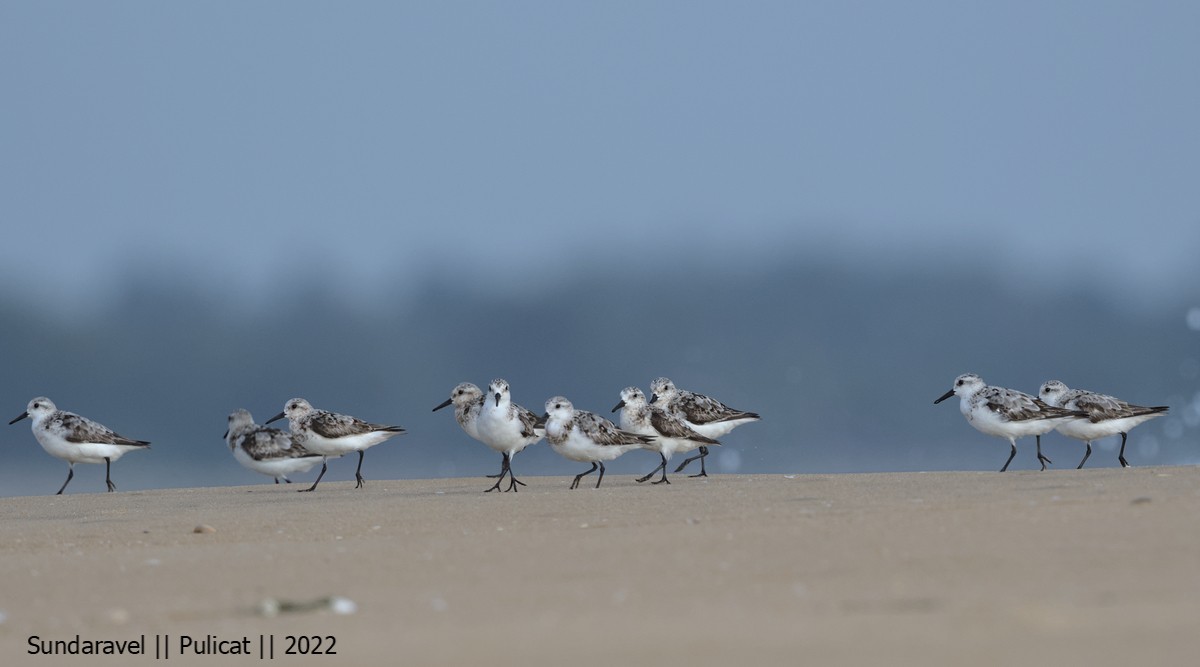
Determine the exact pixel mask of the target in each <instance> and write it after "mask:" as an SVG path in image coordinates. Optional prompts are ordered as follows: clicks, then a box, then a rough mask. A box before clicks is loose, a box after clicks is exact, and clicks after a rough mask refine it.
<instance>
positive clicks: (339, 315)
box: [0, 261, 1200, 495]
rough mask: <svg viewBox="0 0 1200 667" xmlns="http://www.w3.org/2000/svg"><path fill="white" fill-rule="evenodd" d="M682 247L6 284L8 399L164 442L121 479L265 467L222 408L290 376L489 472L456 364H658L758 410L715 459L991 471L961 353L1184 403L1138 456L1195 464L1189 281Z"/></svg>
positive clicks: (725, 466)
mask: <svg viewBox="0 0 1200 667" xmlns="http://www.w3.org/2000/svg"><path fill="white" fill-rule="evenodd" d="M806 265H807V267H806ZM672 266H673V268H674V270H673V271H671V272H670V273H669V274H668V278H667V279H666V280H665V281H661V282H659V283H658V284H657V285H654V286H653V288H651V287H650V286H648V285H646V284H645V283H644V282H643V281H642V275H643V271H644V270H643V269H642V267H640V266H636V265H632V264H630V265H628V266H626V265H620V266H617V267H614V269H613V270H612V271H610V272H606V273H605V272H592V273H586V274H585V273H581V274H577V275H576V276H575V277H574V278H573V279H571V280H569V281H566V282H559V283H549V282H548V283H547V284H546V285H545V286H544V287H541V288H539V289H530V290H508V291H506V290H503V289H499V290H493V291H491V292H488V293H481V292H480V291H479V290H478V289H476V288H475V287H474V286H469V285H458V284H454V283H453V282H445V283H443V282H441V281H438V282H436V283H435V282H428V283H425V284H421V285H419V286H417V287H416V288H415V292H416V294H417V297H416V298H415V299H414V298H409V297H405V298H404V299H400V298H397V299H396V300H394V301H393V300H390V299H387V298H384V299H382V300H380V301H378V302H375V303H373V304H371V306H370V307H369V308H368V307H364V306H363V305H362V304H361V303H358V302H356V301H354V300H353V299H351V298H350V296H349V295H346V294H339V293H338V292H337V291H334V290H329V289H323V288H322V286H321V285H320V284H319V283H317V282H315V281H314V282H312V283H310V284H304V283H297V282H289V283H287V284H281V285H280V286H279V289H278V298H277V299H273V300H271V301H269V302H263V303H261V304H259V305H258V306H254V307H251V306H237V307H233V306H229V305H227V304H228V302H229V299H228V297H229V296H230V295H224V294H217V293H205V292H200V291H190V290H188V289H186V288H185V287H184V286H182V285H178V284H172V280H171V278H170V276H167V275H147V276H143V277H142V278H140V279H138V280H136V281H131V282H130V283H129V284H128V285H127V289H126V290H124V291H123V293H122V295H123V296H122V298H121V299H119V300H115V301H114V302H113V303H111V304H105V305H102V306H99V307H96V308H94V309H93V310H94V312H93V313H92V314H90V315H88V316H87V317H85V318H73V317H71V316H70V315H69V314H63V313H52V312H47V311H43V310H39V309H38V308H37V307H35V306H33V305H31V304H29V303H23V302H21V301H20V299H16V298H13V297H12V296H11V295H9V296H8V297H7V298H4V299H3V300H0V313H2V314H3V320H4V322H5V323H6V326H5V327H4V328H3V330H2V332H0V349H4V350H6V351H7V363H6V368H5V371H4V377H3V382H2V383H0V405H3V406H8V408H7V409H8V411H9V412H11V413H12V414H11V415H8V414H7V413H5V415H6V418H11V417H13V416H16V415H17V414H19V413H20V412H21V411H22V410H23V409H24V406H25V403H26V402H27V401H28V400H29V399H30V398H32V397H33V396H36V395H47V396H49V397H51V398H52V399H54V400H55V401H56V402H57V403H58V405H59V407H60V408H62V409H66V410H70V411H73V412H78V413H80V414H84V415H86V416H89V417H92V418H94V419H96V420H98V421H100V422H102V423H105V424H107V425H108V426H110V427H112V428H114V429H116V430H117V431H118V432H120V433H122V434H124V435H127V436H130V437H136V438H142V439H147V440H150V441H152V442H153V443H154V445H153V448H152V449H151V450H150V451H147V452H135V453H132V454H129V455H127V456H126V457H125V458H123V459H122V460H120V461H119V462H118V463H116V464H115V465H114V467H113V476H114V480H115V481H116V482H117V483H118V485H119V486H120V488H121V489H122V490H133V489H144V488H155V487H172V486H191V485H217V484H252V483H263V482H266V481H268V480H267V479H266V478H265V477H260V476H258V475H255V474H253V473H251V472H249V471H246V470H244V469H242V468H241V467H240V466H239V465H237V464H236V463H235V462H234V460H233V458H232V456H231V455H230V453H229V451H228V449H227V448H226V447H225V445H224V442H223V440H222V438H221V434H222V432H223V431H224V429H225V417H226V415H227V414H228V413H229V412H230V411H231V410H232V409H234V408H237V407H245V408H248V409H250V410H251V411H252V412H253V413H254V415H255V416H256V417H257V418H258V419H259V421H262V420H265V419H267V418H269V417H270V416H271V415H273V414H275V413H276V412H278V411H279V410H280V409H281V408H282V405H283V402H284V401H285V400H286V399H288V398H290V397H292V396H304V397H306V398H308V399H310V400H311V401H312V402H313V403H314V404H315V405H317V406H319V407H323V408H326V409H330V410H334V411H340V412H347V413H351V414H355V415H357V416H360V417H363V418H365V419H368V420H371V421H377V422H386V423H397V424H400V425H402V426H405V427H406V428H408V429H409V433H408V434H406V435H404V436H401V437H400V438H397V439H394V440H392V441H389V442H388V443H385V444H383V445H380V446H377V447H375V448H374V449H372V450H370V451H369V452H368V454H367V458H366V465H365V467H364V472H365V475H366V477H367V478H368V480H372V479H373V480H380V479H386V478H402V477H428V476H450V475H467V476H472V475H483V474H485V473H493V472H496V471H497V470H498V468H499V458H500V457H499V456H498V455H496V454H494V453H492V452H491V451H490V450H488V449H487V448H485V447H484V446H483V445H481V444H479V443H477V442H475V441H473V440H471V439H469V438H468V437H467V436H466V435H465V434H463V433H462V432H461V430H460V429H459V427H458V426H457V424H455V422H454V419H453V416H452V414H451V413H450V411H449V410H444V411H440V412H437V413H431V409H432V408H433V407H434V406H435V405H437V404H438V403H440V402H442V401H443V400H444V399H445V398H447V397H448V395H449V392H450V389H451V388H452V387H453V386H454V385H455V384H456V383H458V382H461V381H471V382H475V383H476V384H479V385H484V384H485V383H487V382H488V381H489V380H491V379H492V378H493V377H505V378H507V379H508V380H509V382H510V383H511V384H512V387H513V394H514V398H515V400H516V401H517V402H519V403H521V404H523V405H525V406H527V407H529V408H531V409H534V410H538V411H540V410H541V406H542V403H543V402H544V401H545V399H546V398H548V397H550V396H552V395H555V394H563V395H565V396H567V397H569V398H571V399H572V400H573V401H574V402H575V403H576V405H577V406H578V407H581V408H583V409H588V410H592V411H595V412H599V413H601V414H604V415H606V416H610V417H611V416H613V415H610V414H609V412H608V410H609V409H610V408H611V407H612V406H613V405H614V404H615V403H616V402H617V400H618V395H617V394H618V392H619V391H620V389H621V388H622V387H625V386H627V385H631V384H634V385H639V386H641V387H643V388H644V389H645V388H647V387H648V385H649V382H650V380H651V379H653V378H654V377H656V376H659V375H666V376H669V377H671V378H673V379H674V380H675V381H676V383H677V384H678V385H679V386H681V387H685V388H689V389H693V390H695V391H699V392H702V393H707V394H710V395H712V396H715V397H718V398H720V399H721V400H723V401H725V402H726V403H728V404H730V405H732V406H734V407H738V408H742V409H747V410H755V411H758V412H759V413H761V414H762V415H763V420H762V421H761V422H759V423H755V424H750V425H747V426H744V427H741V428H739V429H738V430H736V431H734V432H733V433H732V434H730V435H728V436H726V437H725V438H724V442H725V443H726V445H725V447H724V448H723V449H717V450H715V451H714V457H712V459H711V460H713V461H714V465H713V466H712V468H713V469H714V470H715V471H741V472H786V473H804V472H850V471H878V470H942V469H981V470H990V469H998V468H999V466H1000V465H1001V464H1002V463H1003V460H1004V458H1005V456H1006V454H1007V452H1006V450H1007V445H1006V444H1005V443H1004V442H1003V441H1001V440H998V439H995V438H990V437H988V436H985V435H983V434H980V433H978V432H976V431H975V430H974V429H972V428H970V427H969V426H968V425H967V423H966V422H965V420H963V418H962V416H961V415H960V414H959V412H958V410H957V404H956V401H951V402H948V403H945V404H941V405H937V406H935V405H933V403H932V402H933V399H934V398H936V397H938V396H939V395H941V394H942V393H943V392H944V391H945V390H946V389H948V388H949V387H950V383H951V381H952V380H953V378H954V377H955V376H956V375H958V374H959V373H961V372H965V371H974V372H977V373H979V374H981V375H982V376H983V377H984V379H985V380H986V381H989V382H990V383H993V384H999V385H1004V386H1012V387H1015V388H1018V389H1022V390H1025V391H1028V392H1034V391H1036V389H1037V387H1038V385H1039V384H1040V383H1041V382H1042V381H1044V380H1048V379H1053V378H1057V379H1062V380H1064V381H1066V382H1067V383H1068V384H1070V385H1072V386H1080V387H1085V388H1092V389H1095V390H1099V391H1105V392H1109V393H1113V394H1116V395H1118V396H1121V397H1124V398H1126V399H1128V400H1131V401H1134V402H1139V403H1143V404H1154V405H1158V404H1169V405H1170V406H1171V408H1172V414H1171V416H1169V417H1166V418H1163V419H1158V420H1155V421H1152V422H1149V423H1147V424H1145V425H1143V426H1141V427H1139V428H1137V429H1136V430H1135V431H1134V432H1133V433H1132V435H1131V437H1130V449H1129V452H1128V457H1129V459H1130V461H1131V462H1132V463H1133V464H1134V465H1149V464H1178V463H1195V462H1200V449H1198V446H1197V440H1198V437H1197V436H1198V435H1200V430H1198V424H1200V412H1198V408H1200V393H1198V391H1197V390H1198V388H1200V381H1198V379H1197V377H1198V375H1200V346H1198V342H1200V331H1196V330H1195V329H1193V328H1189V326H1188V314H1189V308H1190V306H1189V303H1200V294H1196V293H1193V294H1192V298H1191V299H1188V298H1186V297H1184V296H1182V295H1183V294H1184V293H1186V291H1187V290H1186V288H1185V289H1183V290H1181V292H1180V296H1178V298H1175V299H1172V300H1169V301H1168V302H1163V301H1161V300H1160V301H1158V302H1155V303H1153V304H1151V305H1146V304H1141V303H1139V302H1138V300H1137V299H1135V298H1133V297H1130V296H1128V295H1126V296H1118V295H1112V294H1108V293H1105V292H1104V291H1101V290H1097V291H1095V292H1089V291H1087V290H1086V289H1084V288H1083V287H1082V286H1079V287H1076V288H1074V289H1069V290H1062V291H1053V290H1040V289H1039V290H1032V291H1030V290H1021V289H1006V288H1004V287H1002V285H1004V284H1005V283H1004V282H1003V281H1001V280H1000V279H997V278H992V277H989V274H988V272H987V271H980V272H979V273H978V274H977V275H976V276H974V278H973V279H972V280H969V281H964V280H947V279H946V278H945V277H944V276H943V275H941V274H940V273H939V272H937V271H919V270H913V271H908V272H899V271H894V270H880V271H872V270H861V269H859V268H853V267H838V266H835V265H823V264H821V263H819V262H815V261H808V262H799V261H797V262H794V263H787V262H780V263H777V264H774V265H765V266H761V267H759V269H760V270H759V271H756V272H739V273H730V272H724V271H722V270H721V268H720V267H714V266H709V265H695V266H692V265H689V264H688V263H687V262H686V261H674V262H673V264H672ZM405 289H406V291H412V290H413V287H412V286H411V285H410V286H408V287H406V288H405ZM1195 319H1198V318H1197V315H1196V314H1195V312H1192V320H1193V322H1192V324H1193V325H1195V324H1196V322H1195V321H1194V320H1195ZM0 439H2V440H0V441H2V442H3V443H4V444H3V446H4V447H5V450H6V453H7V454H8V456H7V458H6V464H5V466H4V468H3V471H2V472H0V492H2V493H4V494H6V495H22V494H36V493H52V492H53V491H54V490H55V489H57V488H58V485H59V484H61V482H62V480H63V479H64V478H65V475H66V464H65V463H63V462H61V461H58V460H56V459H53V458H51V457H49V456H48V455H46V454H45V453H44V452H43V451H42V450H41V448H40V447H39V446H38V445H37V443H36V442H35V441H34V439H33V436H32V434H31V433H30V431H29V422H21V423H19V424H18V425H14V426H9V427H5V429H4V430H3V431H0ZM1114 441H1115V439H1110V440H1109V441H1105V442H1102V443H1100V448H1099V449H1098V451H1097V453H1096V454H1094V455H1093V457H1092V459H1091V460H1090V461H1089V465H1090V466H1111V465H1115V464H1116V455H1115V452H1113V451H1111V449H1106V447H1111V445H1112V444H1113V442H1114ZM1032 445H1033V443H1032V441H1029V442H1028V443H1025V442H1021V443H1019V447H1020V450H1019V454H1018V458H1017V459H1016V460H1015V461H1014V468H1015V469H1020V468H1031V467H1033V466H1034V464H1035V460H1034V456H1033V446H1032ZM1044 448H1045V451H1046V453H1047V454H1048V455H1049V456H1050V457H1051V458H1052V459H1054V461H1055V467H1073V466H1074V465H1075V463H1077V461H1078V459H1079V458H1080V457H1081V455H1082V445H1081V444H1080V443H1078V442H1076V441H1072V440H1068V439H1066V438H1065V437H1062V436H1059V435H1057V434H1050V435H1048V436H1045V437H1044ZM654 464H655V461H654V455H653V454H650V453H644V452H632V453H629V454H627V455H626V456H624V457H623V458H621V459H619V460H618V461H617V462H615V463H614V464H612V466H611V468H610V469H611V472H613V473H617V474H621V473H630V472H638V473H641V472H646V471H649V469H650V468H652V467H653V466H654ZM515 466H516V469H517V470H518V472H519V474H521V475H528V476H533V475H542V474H560V475H561V474H567V473H574V472H578V471H579V469H581V466H579V464H576V463H572V462H568V461H565V460H562V459H560V458H559V457H557V455H555V454H554V453H553V452H551V451H550V450H549V449H548V448H547V447H546V445H545V444H544V443H543V444H539V445H538V446H536V447H533V448H530V449H528V450H526V451H525V452H524V453H522V454H521V455H520V456H518V457H517V460H516V462H515ZM314 474H315V472H314V473H310V474H308V475H305V476H303V477H302V479H304V480H308V479H312V476H313V475H314ZM352 474H353V461H352V460H350V459H346V460H341V461H335V462H333V463H332V464H331V471H330V473H329V476H328V477H327V479H334V480H338V479H342V480H344V479H349V478H352ZM533 483H535V484H541V483H544V482H539V481H537V480H534V481H533ZM480 484H481V489H482V487H483V486H484V480H483V479H482V478H481V479H480ZM102 489H103V470H102V469H101V467H99V466H89V465H82V464H81V465H80V466H77V471H76V477H75V479H74V480H73V481H72V482H71V486H70V488H69V491H73V492H84V491H91V492H95V491H100V490H102Z"/></svg>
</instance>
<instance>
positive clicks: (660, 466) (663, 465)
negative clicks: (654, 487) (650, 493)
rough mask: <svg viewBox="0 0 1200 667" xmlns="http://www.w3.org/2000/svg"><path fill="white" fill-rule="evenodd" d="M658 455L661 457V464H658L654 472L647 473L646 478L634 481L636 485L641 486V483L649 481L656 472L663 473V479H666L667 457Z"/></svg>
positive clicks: (661, 454) (660, 453)
mask: <svg viewBox="0 0 1200 667" xmlns="http://www.w3.org/2000/svg"><path fill="white" fill-rule="evenodd" d="M658 455H659V456H661V457H662V463H660V464H658V467H657V468H655V469H654V470H651V471H650V472H649V474H647V475H646V476H644V477H638V478H637V479H636V480H635V481H636V482H637V483H638V484H641V483H642V482H644V481H646V480H648V479H650V478H651V477H653V476H654V473H656V472H658V471H659V470H661V471H663V479H666V477H667V456H666V454H663V453H662V452H659V453H658ZM655 484H658V482H655Z"/></svg>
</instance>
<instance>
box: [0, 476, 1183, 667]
mask: <svg viewBox="0 0 1200 667" xmlns="http://www.w3.org/2000/svg"><path fill="white" fill-rule="evenodd" d="M586 479H587V478H585V480H586ZM524 481H526V482H527V483H528V484H529V486H528V487H527V488H525V489H523V490H522V491H521V492H520V493H518V494H512V493H509V494H503V495H501V494H496V493H491V494H484V493H482V491H483V489H484V488H486V487H487V486H488V482H487V480H484V479H482V478H478V479H438V480H415V481H414V480H403V481H381V480H370V481H368V484H367V487H366V488H365V489H362V490H355V489H353V488H352V487H353V483H326V484H322V485H321V487H320V488H319V490H318V491H317V492H316V493H311V494H304V493H296V492H295V490H296V489H297V488H299V485H292V486H290V487H289V486H285V485H280V486H275V485H263V486H253V487H226V488H204V489H172V490H160V491H148V492H134V493H111V494H102V493H101V494H76V495H67V496H59V497H55V496H40V497H25V498H6V499H2V500H0V512H2V513H3V516H4V521H3V522H2V523H0V553H2V558H0V568H2V571H0V581H3V589H2V591H0V613H2V614H3V622H0V661H3V663H4V664H6V665H17V664H89V665H90V664H144V663H149V662H151V661H154V651H155V648H156V647H155V643H156V639H158V638H159V637H162V636H165V638H164V639H161V641H163V642H164V643H166V642H169V644H170V645H169V650H170V660H171V661H172V663H171V664H196V665H202V664H203V665H225V664H250V663H252V662H258V661H259V655H258V651H259V648H260V646H259V636H260V635H266V636H270V637H273V638H274V642H275V644H274V650H275V661H276V662H282V663H284V664H291V663H301V662H303V663H304V664H319V663H321V662H324V663H326V664H331V663H333V662H335V661H336V662H338V663H339V664H379V665H383V664H405V665H427V664H445V665H451V664H468V663H473V664H493V663H494V664H513V665H516V664H522V665H541V664H572V665H611V664H620V663H632V664H706V665H718V664H729V663H732V662H735V661H737V662H740V663H742V664H785V663H786V664H798V663H805V664H868V663H874V664H884V663H886V664H922V665H928V664H939V665H962V664H973V665H1017V664H1023V665H1024V664H1090V665H1128V664H1133V663H1137V664H1156V665H1168V664H1178V665H1184V664H1194V662H1195V660H1196V655H1198V654H1200V633H1198V629H1200V527H1198V526H1200V524H1198V521H1200V519H1198V517H1200V468H1194V467H1182V468H1132V469H1126V470H1121V469H1111V468H1109V469H1095V470H1082V471H1075V470H1062V471H1058V470H1056V471H1048V472H1009V473H1005V474H999V473H996V472H990V471H989V472H953V473H889V474H870V475H796V476H783V475H759V476H740V475H714V476H712V477H710V478H708V479H707V480H696V479H687V478H685V477H684V476H683V475H677V476H675V478H674V479H673V481H674V483H673V484H672V485H670V486H665V485H664V486H653V487H652V486H648V485H646V486H642V485H637V484H635V483H633V481H632V478H631V477H629V476H627V475H610V476H608V477H606V479H605V480H604V486H603V487H601V488H600V489H599V490H596V489H592V488H591V487H590V485H587V484H586V482H585V488H582V489H580V490H578V491H568V490H567V485H568V483H569V482H570V478H560V477H529V478H526V479H525V480H524ZM201 525H204V526H211V527H212V529H213V531H212V532H194V531H195V529H196V527H197V526H201ZM327 596H341V597H344V598H346V599H348V600H349V601H352V603H353V604H352V606H350V607H347V608H346V609H343V611H353V613H348V614H336V613H334V612H333V611H332V610H330V609H329V608H327V607H326V606H323V605H320V604H317V605H316V606H317V607H318V608H316V609H313V610H296V611H289V609H290V606H289V605H291V604H292V603H296V604H300V605H301V606H303V603H307V602H313V601H317V600H320V599H322V598H325V597H327ZM342 604H346V603H342ZM280 606H281V607H282V611H280V612H279V613H278V614H277V615H272V612H273V610H274V609H275V608H276V607H280ZM264 611H266V612H267V614H265V615H264V613H263V612H264ZM33 635H36V636H38V637H39V638H41V639H42V640H71V639H74V638H75V636H76V635H79V636H80V638H81V639H82V640H108V641H118V640H120V641H124V640H129V639H131V638H137V637H139V636H142V635H145V641H146V644H147V645H146V646H145V649H144V650H146V651H147V653H148V655H141V656H134V657H132V658H131V657H128V656H125V657H111V658H104V657H96V656H84V657H77V658H72V657H62V656H57V657H55V656H49V657H48V656H41V655H38V656H33V655H29V654H28V653H27V651H28V650H29V648H30V646H29V643H28V642H29V638H30V637H31V636H33ZM301 635H303V636H320V637H323V638H324V637H333V638H335V641H336V643H335V645H334V650H335V651H336V655H335V656H296V655H285V654H283V650H284V644H285V643H286V642H287V641H289V640H287V639H286V638H287V637H288V636H301ZM210 636H211V637H212V639H213V641H215V642H226V643H225V644H224V645H223V646H225V648H227V649H228V648H231V647H233V646H234V642H235V641H236V640H240V639H242V638H247V639H248V640H249V642H248V644H246V646H249V647H250V650H251V652H252V655H249V656H238V655H200V656H197V655H186V654H185V655H179V653H178V649H179V645H180V642H181V640H182V638H183V637H189V638H193V639H196V640H202V639H204V638H207V637H210ZM326 641H328V640H326ZM310 645H311V644H310ZM326 645H327V644H326Z"/></svg>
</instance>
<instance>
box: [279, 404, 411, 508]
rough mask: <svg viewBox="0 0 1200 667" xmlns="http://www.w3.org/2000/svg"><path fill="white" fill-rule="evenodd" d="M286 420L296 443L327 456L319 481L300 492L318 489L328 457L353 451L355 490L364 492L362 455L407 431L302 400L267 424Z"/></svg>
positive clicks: (288, 406) (327, 465)
mask: <svg viewBox="0 0 1200 667" xmlns="http://www.w3.org/2000/svg"><path fill="white" fill-rule="evenodd" d="M284 417H287V418H288V426H289V427H290V428H291V431H292V437H293V438H294V439H295V441H296V442H298V443H300V445H301V446H302V447H304V448H305V449H307V450H308V451H310V452H316V453H317V454H320V455H321V456H323V457H324V459H323V460H322V461H321V474H319V475H317V481H315V482H313V485H312V486H310V487H308V488H307V489H300V490H301V491H312V490H313V489H315V488H317V484H320V483H321V478H322V477H324V476H325V471H326V470H327V469H328V467H329V462H328V458H329V457H330V456H335V457H336V456H342V455H343V454H349V453H350V452H358V468H356V469H355V471H354V479H355V481H357V482H358V483H357V484H355V485H354V488H356V489H361V488H362V486H363V476H362V463H363V452H364V451H365V450H367V449H369V448H371V447H374V446H375V445H378V444H379V443H381V442H383V441H385V440H388V439H389V438H393V437H395V436H398V435H400V434H401V433H404V429H402V428H400V427H399V426H385V425H383V424H372V423H370V422H365V421H363V420H361V419H359V418H358V417H351V416H350V415H339V414H337V413H336V412H327V411H325V410H318V409H316V408H314V407H313V406H312V405H311V404H310V403H309V402H308V401H306V400H304V399H303V398H293V399H291V400H289V401H288V402H287V403H284V404H283V412H280V413H279V414H277V415H275V416H274V417H271V418H270V419H268V420H267V423H268V424H270V423H271V422H273V421H277V420H279V419H283V418H284Z"/></svg>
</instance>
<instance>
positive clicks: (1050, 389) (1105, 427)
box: [1038, 380, 1167, 470]
mask: <svg viewBox="0 0 1200 667" xmlns="http://www.w3.org/2000/svg"><path fill="white" fill-rule="evenodd" d="M1038 395H1039V396H1040V397H1041V399H1042V400H1043V401H1045V402H1046V403H1048V404H1050V405H1053V406H1055V407H1059V408H1067V409H1068V410H1081V411H1083V412H1085V413H1087V419H1076V420H1074V421H1068V422H1063V423H1062V424H1059V425H1058V432H1059V433H1062V434H1063V435H1065V436H1067V437H1069V438H1075V439H1076V440H1082V441H1084V443H1086V444H1087V451H1086V452H1084V454H1083V460H1082V461H1080V462H1079V465H1078V466H1076V470H1078V469H1079V468H1082V467H1083V464H1084V463H1085V462H1086V461H1087V460H1088V457H1089V456H1091V455H1092V441H1093V440H1099V439H1100V438H1106V437H1108V436H1110V435H1116V434H1118V433H1120V434H1121V452H1120V453H1119V454H1117V460H1118V461H1120V462H1121V467H1122V468H1128V467H1129V462H1128V461H1126V460H1125V439H1126V438H1127V437H1128V436H1129V431H1130V429H1132V428H1133V427H1134V426H1137V425H1138V424H1141V423H1142V422H1144V421H1148V420H1150V419H1154V418H1155V417H1161V416H1163V415H1165V414H1166V413H1167V406H1165V405H1159V406H1155V407H1152V408H1146V407H1142V406H1140V405H1133V404H1132V403H1126V402H1125V401H1122V400H1121V399H1119V398H1114V397H1112V396H1108V395H1106V394H1097V393H1096V392H1092V391H1087V390H1085V389H1071V388H1069V387H1067V385H1065V384H1063V383H1062V382H1059V381H1058V380H1051V381H1049V382H1047V383H1045V384H1043V385H1042V388H1041V389H1040V390H1039V391H1038Z"/></svg>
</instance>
